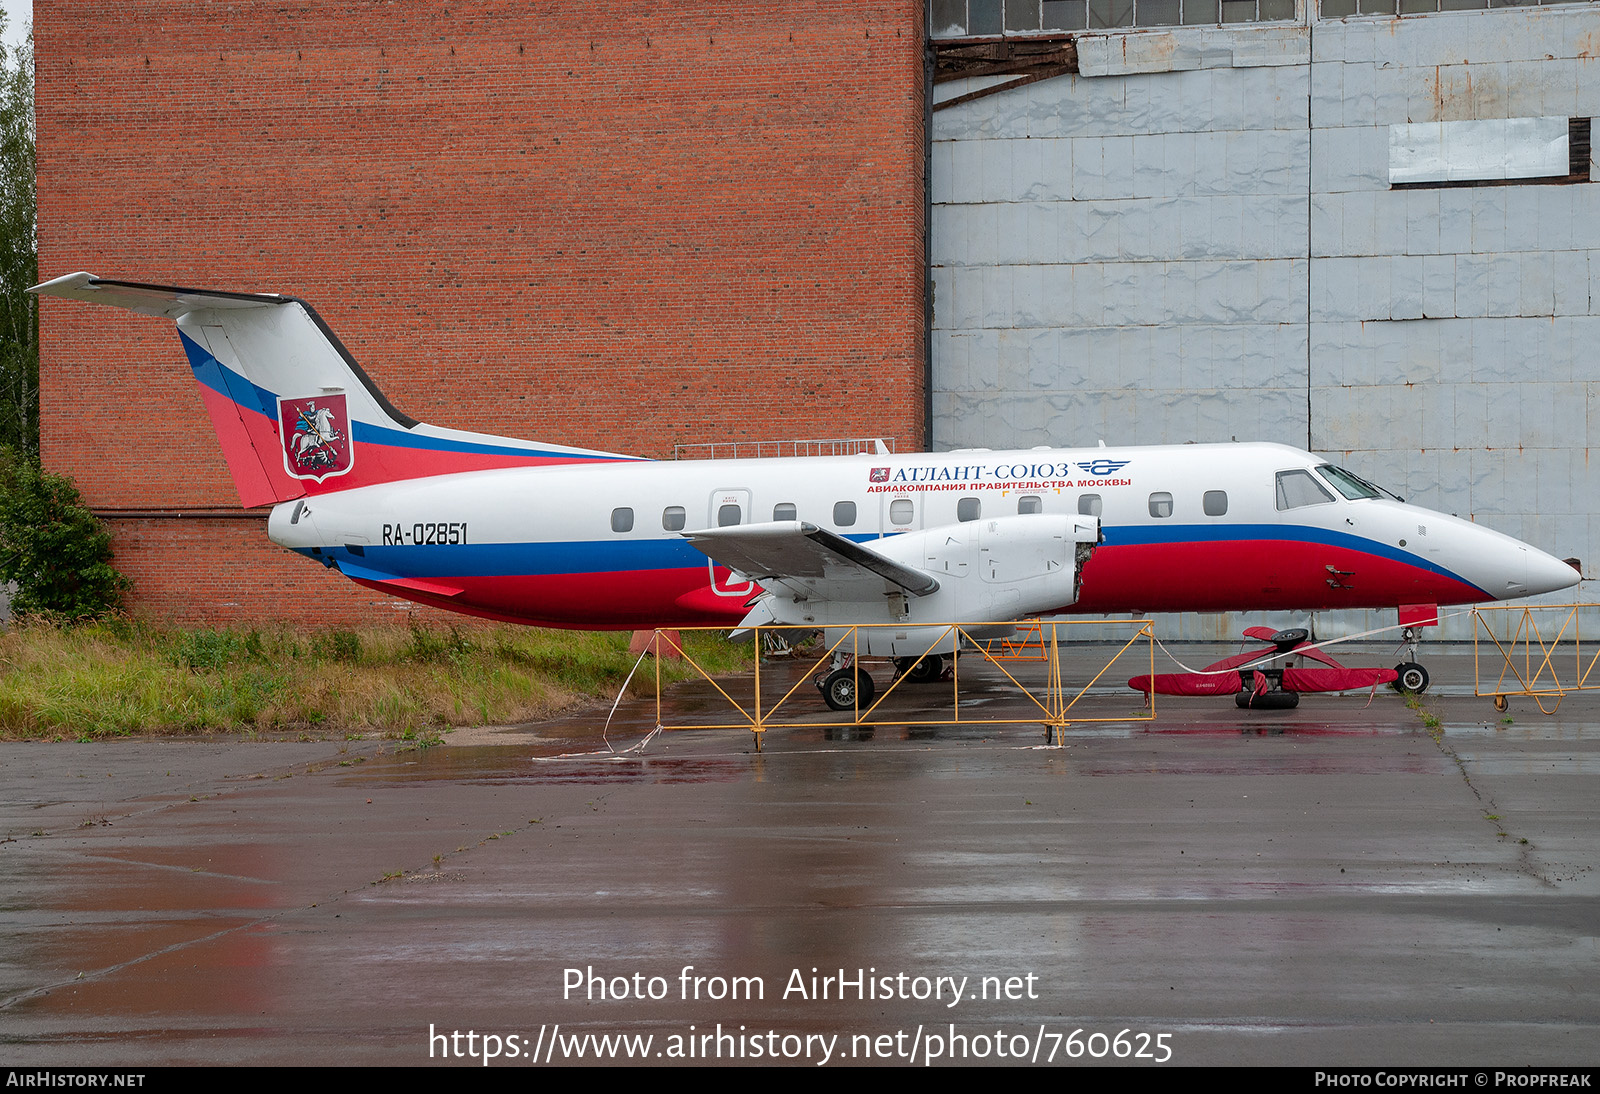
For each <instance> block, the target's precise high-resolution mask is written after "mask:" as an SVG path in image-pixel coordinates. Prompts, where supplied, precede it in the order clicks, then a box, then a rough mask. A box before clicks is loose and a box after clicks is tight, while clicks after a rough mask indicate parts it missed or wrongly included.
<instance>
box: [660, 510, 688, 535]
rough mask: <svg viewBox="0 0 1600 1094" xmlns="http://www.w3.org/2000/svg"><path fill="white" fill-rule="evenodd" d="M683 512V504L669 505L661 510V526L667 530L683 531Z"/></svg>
mask: <svg viewBox="0 0 1600 1094" xmlns="http://www.w3.org/2000/svg"><path fill="white" fill-rule="evenodd" d="M683 523H684V513H683V506H681V505H669V506H667V507H666V508H665V509H663V510H661V527H663V528H665V529H666V530H667V531H669V532H681V531H683Z"/></svg>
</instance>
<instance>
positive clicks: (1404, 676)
mask: <svg viewBox="0 0 1600 1094" xmlns="http://www.w3.org/2000/svg"><path fill="white" fill-rule="evenodd" d="M1417 639H1418V634H1417V628H1416V627H1407V628H1406V629H1405V630H1403V631H1401V632H1400V641H1401V642H1403V643H1404V644H1405V647H1406V656H1407V657H1408V658H1410V660H1408V661H1402V662H1400V663H1399V664H1398V665H1396V666H1395V667H1394V671H1395V672H1397V673H1399V678H1398V679H1396V680H1395V682H1394V683H1393V684H1391V685H1390V687H1392V688H1394V690H1396V691H1398V692H1399V693H1400V694H1402V695H1405V694H1406V693H1408V692H1409V693H1410V694H1412V695H1421V694H1422V693H1423V692H1425V691H1427V690H1428V670H1427V669H1425V668H1423V667H1422V666H1421V665H1419V664H1417Z"/></svg>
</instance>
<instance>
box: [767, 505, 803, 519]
mask: <svg viewBox="0 0 1600 1094" xmlns="http://www.w3.org/2000/svg"><path fill="white" fill-rule="evenodd" d="M799 512H800V511H799V510H798V509H796V508H795V507H794V502H792V501H780V502H779V503H778V504H777V505H774V506H773V507H772V519H773V520H798V519H800V518H799V517H798V516H797V514H798V513H799Z"/></svg>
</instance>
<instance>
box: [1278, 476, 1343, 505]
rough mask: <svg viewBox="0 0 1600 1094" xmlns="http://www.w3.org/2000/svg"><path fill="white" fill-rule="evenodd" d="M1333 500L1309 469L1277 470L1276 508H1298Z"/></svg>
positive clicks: (1324, 503) (1323, 503)
mask: <svg viewBox="0 0 1600 1094" xmlns="http://www.w3.org/2000/svg"><path fill="white" fill-rule="evenodd" d="M1332 500H1333V495H1332V494H1330V493H1328V491H1327V489H1326V488H1325V487H1323V485H1322V484H1321V483H1319V482H1318V481H1317V480H1316V479H1314V478H1312V477H1311V472H1309V471H1279V472H1278V509H1279V510H1284V509H1299V508H1300V507H1301V506H1303V505H1326V504H1327V503H1329V502H1331V501H1332Z"/></svg>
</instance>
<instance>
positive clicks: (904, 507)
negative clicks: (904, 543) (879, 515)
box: [889, 498, 917, 528]
mask: <svg viewBox="0 0 1600 1094" xmlns="http://www.w3.org/2000/svg"><path fill="white" fill-rule="evenodd" d="M916 515H917V507H916V503H915V502H913V501H912V500H911V499H910V498H897V499H896V500H894V501H891V502H890V503H889V523H890V524H893V525H897V526H899V527H902V528H903V527H905V526H906V525H907V524H910V523H911V518H912V517H914V516H916Z"/></svg>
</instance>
